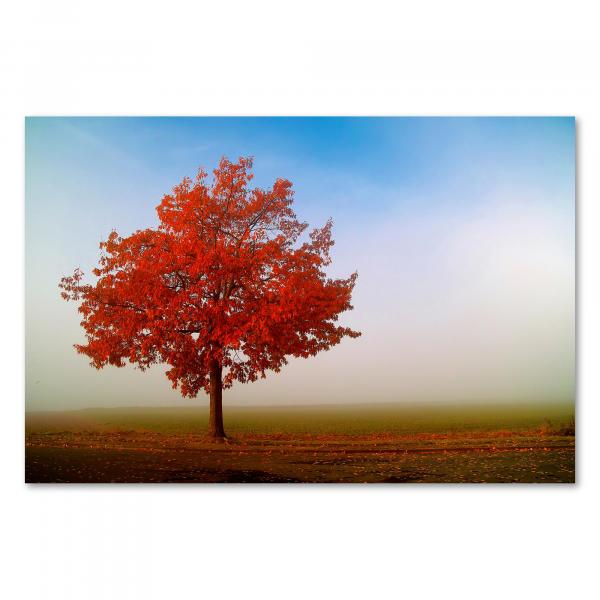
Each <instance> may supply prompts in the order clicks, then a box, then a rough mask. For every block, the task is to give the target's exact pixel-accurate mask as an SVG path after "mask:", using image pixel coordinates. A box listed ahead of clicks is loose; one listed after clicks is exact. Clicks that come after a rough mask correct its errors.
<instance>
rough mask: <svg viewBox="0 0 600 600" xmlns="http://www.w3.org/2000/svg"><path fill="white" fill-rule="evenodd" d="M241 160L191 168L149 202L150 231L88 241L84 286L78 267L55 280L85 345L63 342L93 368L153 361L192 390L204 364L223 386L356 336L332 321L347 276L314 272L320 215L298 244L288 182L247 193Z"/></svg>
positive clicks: (325, 255)
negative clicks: (155, 221)
mask: <svg viewBox="0 0 600 600" xmlns="http://www.w3.org/2000/svg"><path fill="white" fill-rule="evenodd" d="M251 168H252V160H251V159H249V158H240V159H239V161H238V162H237V163H232V162H230V161H228V160H227V159H225V158H223V159H222V160H221V162H220V164H219V166H218V168H217V169H215V170H214V172H213V173H214V179H213V181H212V184H210V185H209V184H208V183H207V174H206V172H204V171H203V170H200V171H199V172H198V175H197V177H196V179H195V181H192V180H191V179H189V178H185V179H184V180H183V181H182V182H181V183H180V184H179V185H177V186H176V187H175V188H173V193H172V194H168V195H165V196H164V198H163V199H162V202H161V203H160V205H159V206H158V207H157V213H158V217H159V222H160V223H159V225H158V227H157V228H155V229H152V228H150V229H144V230H140V231H136V232H135V233H133V234H132V235H130V236H128V237H123V236H120V235H119V234H118V233H117V232H116V231H113V232H112V233H111V234H110V235H109V237H108V240H107V241H106V242H102V243H101V244H100V249H101V251H102V255H101V258H100V263H99V266H98V267H97V268H96V269H94V271H93V273H94V275H95V276H96V278H97V279H96V281H95V283H94V284H90V283H84V282H83V275H84V274H83V272H82V271H81V270H79V269H76V270H75V272H74V273H73V275H72V276H70V277H63V278H62V280H61V282H60V286H59V287H60V288H61V289H62V297H63V298H64V299H66V300H76V301H80V302H81V304H80V306H79V312H80V313H81V314H82V315H83V320H82V322H81V324H82V326H83V328H84V330H85V333H86V338H87V343H85V344H82V345H76V346H75V347H76V349H77V351H78V352H80V353H82V354H85V355H87V356H88V357H90V359H91V364H92V365H93V366H94V367H96V368H102V367H104V366H105V365H114V366H117V367H122V366H124V365H125V364H126V361H129V362H130V363H133V364H134V365H136V366H137V367H138V368H140V369H142V370H144V369H146V368H148V367H150V366H151V365H153V364H156V363H165V364H167V365H169V366H170V368H169V369H168V371H167V376H168V377H169V379H170V380H171V382H172V384H173V387H179V388H180V390H181V393H182V394H183V395H184V396H196V395H197V394H198V392H199V391H200V390H202V389H204V390H206V391H209V383H210V372H211V368H213V367H214V365H215V364H218V366H219V368H222V369H223V386H224V387H229V386H231V385H232V383H233V382H234V381H236V380H237V381H240V382H247V381H254V380H256V379H257V378H258V377H259V376H260V377H265V373H266V371H267V370H273V371H279V370H280V369H281V367H282V366H283V365H285V364H286V363H287V357H289V356H296V357H308V356H312V355H315V354H316V353H318V352H319V351H322V350H327V349H328V348H330V347H331V346H332V345H334V344H337V343H339V342H340V341H341V339H342V338H343V337H345V336H348V337H357V336H359V335H360V333H359V332H356V331H353V330H352V329H350V328H348V327H342V326H339V325H338V324H337V323H336V321H337V319H338V315H339V314H340V313H342V312H343V311H346V310H350V309H352V306H351V304H350V301H351V294H352V290H353V288H354V284H355V281H356V277H357V274H356V273H354V274H352V275H350V277H348V278H347V279H331V278H328V277H327V276H326V274H325V267H327V266H328V265H329V264H330V262H331V259H330V255H329V251H330V248H331V246H332V245H333V240H332V237H331V228H332V223H331V220H330V221H328V222H327V223H326V225H325V226H324V227H322V228H320V229H314V230H313V231H312V232H311V233H310V234H309V236H308V239H307V240H305V241H303V242H302V241H301V236H302V234H303V233H304V232H305V230H306V228H307V224H306V223H302V222H300V221H298V219H297V217H296V215H295V213H294V211H293V210H292V207H291V206H292V202H293V192H292V184H291V183H290V182H289V181H287V180H285V179H278V180H277V181H275V183H274V184H273V186H272V188H271V189H268V190H263V189H259V188H254V189H249V187H248V184H249V182H250V181H251V179H252V173H251Z"/></svg>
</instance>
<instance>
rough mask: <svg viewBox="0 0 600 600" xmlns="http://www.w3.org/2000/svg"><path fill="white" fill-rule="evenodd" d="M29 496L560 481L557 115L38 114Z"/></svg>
mask: <svg viewBox="0 0 600 600" xmlns="http://www.w3.org/2000/svg"><path fill="white" fill-rule="evenodd" d="M25 154H26V156H25V221H26V294H25V295H26V332H25V335H26V365H25V366H26V368H25V377H26V385H25V390H26V398H25V481H26V482H28V483H385V484H393V483H573V482H574V481H575V377H576V365H575V335H576V331H575V273H576V270H575V247H576V246H575V244H576V241H575V233H576V218H575V215H576V199H575V120H574V119H573V118H571V117H489V118H488V117H473V118H470V117H469V118H467V117H453V118H451V117H435V118H425V117H423V118H418V117H210V118H208V117H193V118H191V117H190V118H187V117H186V118H183V117H168V118H167V117H165V118H162V117H139V118H136V117H85V118H84V117H29V118H27V119H26V121H25Z"/></svg>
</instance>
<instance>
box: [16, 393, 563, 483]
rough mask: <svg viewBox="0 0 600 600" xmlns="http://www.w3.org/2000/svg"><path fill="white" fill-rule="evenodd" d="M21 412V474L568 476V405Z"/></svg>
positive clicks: (276, 479)
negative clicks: (211, 429) (220, 418)
mask: <svg viewBox="0 0 600 600" xmlns="http://www.w3.org/2000/svg"><path fill="white" fill-rule="evenodd" d="M207 420H208V414H207V410H206V409H205V408H179V407H172V408H106V409H86V410H79V411H66V412H30V413H27V414H26V440H25V441H26V450H25V480H26V482H29V483H34V482H41V483H43V482H46V483H67V482H73V483H75V482H76V483H108V482H127V483H166V482H188V483H199V482H207V483H208V482H234V483H258V482H271V483H300V482H307V483H308V482H310V483H355V482H360V483H363V482H364V483H404V482H413V483H417V482H427V483H459V482H469V483H479V482H487V483H504V482H523V483H525V482H527V483H529V482H532V483H533V482H536V483H554V482H563V483H572V482H574V481H575V435H574V434H575V431H574V421H573V406H572V405H560V404H554V405H534V404H531V405H525V404H523V405H486V406H478V405H475V404H473V405H460V406H458V405H452V406H448V405H441V404H440V405H435V404H418V405H417V404H414V405H370V406H367V405H356V406H334V405H329V406H313V407H308V406H303V407H260V408H256V407H252V408H250V407H244V408H240V407H225V427H226V430H227V433H228V436H229V441H228V442H227V443H225V444H217V443H213V442H211V441H210V440H208V439H207V438H206V437H205V435H204V431H205V430H206V427H207Z"/></svg>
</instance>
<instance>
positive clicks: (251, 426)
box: [26, 403, 574, 435]
mask: <svg viewBox="0 0 600 600" xmlns="http://www.w3.org/2000/svg"><path fill="white" fill-rule="evenodd" d="M224 415H225V428H226V431H227V432H228V433H229V434H230V435H236V434H259V435H260V434H263V435H269V434H277V433H284V434H290V435H293V434H303V435H310V434H314V435H318V434H325V435H335V434H343V435H370V434H385V433H389V434H414V433H424V432H426V433H448V432H461V431H462V432H469V431H492V430H496V431H497V430H503V429H506V430H511V431H514V430H525V429H529V430H531V429H537V430H539V431H540V433H548V434H552V435H561V434H562V435H573V434H574V420H573V419H574V407H573V405H572V404H533V403H531V404H494V405H489V404H487V405H477V404H460V405H458V404H457V405H446V404H432V403H422V404H396V405H391V404H387V405H386V404H374V405H366V404H361V405H345V406H344V405H342V406H337V405H318V406H289V407H287V406H286V407H224ZM207 424H208V410H207V408H206V407H190V408H187V407H158V408H157V407H146V408H93V409H84V410H75V411H52V412H30V413H27V417H26V429H27V433H43V432H57V431H65V430H66V431H73V430H78V431H81V430H86V431H151V432H157V433H165V434H169V433H171V434H190V433H192V434H193V433H202V432H203V431H205V430H206V427H207ZM561 432H562V433H561Z"/></svg>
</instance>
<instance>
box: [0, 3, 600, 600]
mask: <svg viewBox="0 0 600 600" xmlns="http://www.w3.org/2000/svg"><path fill="white" fill-rule="evenodd" d="M597 23H598V18H597V15H595V14H594V12H593V8H592V3H586V2H579V1H575V2H570V3H568V4H567V3H561V2H552V3H548V2H524V1H523V0H521V1H519V2H517V1H515V0H505V1H504V2H502V3H500V2H498V3H492V2H486V3H482V2H475V1H464V0H457V1H455V2H451V3H448V2H441V1H440V2H421V3H416V2H414V3H406V4H401V3H386V2H379V1H374V2H370V3H368V5H363V4H359V3H357V2H329V3H326V2H322V1H321V2H304V3H302V4H300V3H298V4H297V5H287V6H286V5H284V3H281V2H262V1H256V2H237V1H236V2H227V3H217V2H213V3H211V5H210V6H202V5H201V4H199V3H194V2H182V1H179V0H174V1H173V2H170V3H168V4H164V3H159V2H124V1H123V0H121V1H120V2H116V1H114V0H110V1H108V2H103V3H98V4H93V3H85V4H83V3H78V2H75V1H74V0H73V1H65V0H59V1H56V2H50V3H44V2H32V1H27V2H22V3H19V4H18V3H12V5H11V6H10V7H8V8H3V9H2V16H1V17H0V64H1V65H2V73H3V75H2V79H1V80H0V99H1V100H0V102H1V105H2V111H1V128H0V131H1V135H0V145H1V152H2V154H1V156H0V158H1V160H0V165H1V170H2V174H3V177H2V184H3V187H2V192H3V195H2V211H3V214H2V216H3V219H2V223H3V225H4V227H3V231H2V235H1V236H0V239H1V241H2V254H1V256H2V257H3V260H4V277H3V282H4V284H3V286H2V295H1V297H2V312H1V314H2V315H3V334H4V335H3V336H2V342H3V343H2V344H0V352H1V356H0V365H2V372H3V374H5V378H4V382H3V394H2V398H3V406H4V410H5V412H4V414H3V418H2V420H1V423H2V432H1V434H2V435H1V436H0V438H1V440H2V453H1V456H2V467H3V468H2V471H1V477H0V479H1V481H0V485H1V486H2V490H1V496H0V497H1V498H2V500H3V510H2V521H3V522H2V528H1V531H2V535H1V538H2V544H1V551H2V564H3V566H4V567H5V569H4V571H5V575H4V576H3V578H2V579H1V580H0V589H1V590H2V591H3V592H4V593H3V594H2V596H3V597H5V598H27V599H29V598H35V599H38V598H44V599H47V600H52V599H59V598H60V599H61V600H66V599H69V598H77V599H78V600H79V599H81V598H86V599H96V598H111V599H112V598H144V599H145V600H150V599H154V598H182V597H192V596H193V597H196V596H205V597H223V596H224V597H257V598H259V597H260V598H281V597H283V598H307V597H309V598H313V597H317V598H330V597H331V598H364V597H373V598H379V597H388V596H392V595H393V596H403V597H407V598H411V599H412V598H438V597H451V598H454V597H456V598H459V597H460V598H465V599H467V598H487V599H493V598H503V599H504V598H506V597H517V598H527V597H545V598H557V599H558V598H560V599H561V600H563V599H564V598H566V597H574V598H592V597H597V593H598V589H599V585H598V578H597V576H596V575H595V570H596V569H597V567H596V562H597V552H596V546H597V539H598V537H599V534H600V531H599V523H598V500H599V493H598V492H599V484H598V481H599V476H598V468H597V466H596V460H597V459H596V457H597V456H598V449H599V448H598V444H599V442H598V440H599V439H600V436H599V435H598V431H597V426H596V424H597V423H598V422H599V419H598V416H599V409H598V398H599V397H600V394H599V393H598V392H599V389H598V376H597V373H598V356H599V355H600V354H599V352H598V350H599V347H598V343H599V340H598V331H599V325H600V323H599V316H598V306H600V297H599V296H600V293H599V292H600V287H599V283H598V262H597V260H595V259H596V257H598V255H599V254H598V250H599V248H598V244H599V243H600V242H599V240H600V236H599V235H598V225H597V224H598V217H599V210H600V209H599V204H598V200H597V199H598V198H599V197H600V193H599V192H600V190H599V186H598V175H597V173H598V165H597V163H598V157H599V156H600V143H599V140H600V120H599V117H598V106H600V97H599V96H600V94H599V91H600V86H599V81H598V68H597V59H595V57H597V56H598V55H599V54H600V52H599V50H600V48H599V45H600V44H599V42H598V33H597ZM40 114H61V115H64V114H67V115H69V114H94V115H95V114H112V115H114V114H145V115H162V114H191V115H196V114H244V115H245V114H345V115H356V114H393V115H437V114H444V115H447V114H452V115H461V114H468V115H473V114H493V115H501V114H519V115H525V114H527V115H538V114H543V115H556V114H561V115H575V116H576V117H577V119H578V121H577V132H578V171H579V179H578V194H579V250H580V263H579V282H580V284H579V290H580V297H579V308H580V312H579V323H580V331H579V333H580V336H579V352H580V354H579V356H580V364H579V369H580V377H579V399H578V468H577V476H578V481H579V483H578V484H577V485H576V486H563V487H561V486H555V487H551V486H520V487H512V486H503V487H494V486H492V487H476V486H454V487H452V486H443V487H442V486H424V485H419V486H397V487H390V486H388V487H385V488H380V487H376V486H371V487H362V486H355V487H353V488H347V487H331V486H320V487H319V486H314V487H285V486H284V487H278V488H274V487H268V486H263V487H244V488H241V487H239V486H228V487H210V486H207V487H206V486H205V487H196V486H191V487H184V486H163V487H151V488H150V487H148V486H140V487H131V486H124V487H102V486H96V487H94V486H91V487H90V486H88V487H85V486H80V487H79V486H72V487H58V486H56V487H43V486H38V487H34V486H29V487H27V486H25V485H24V484H23V483H22V480H23V464H22V458H23V117H24V116H25V115H40Z"/></svg>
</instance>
